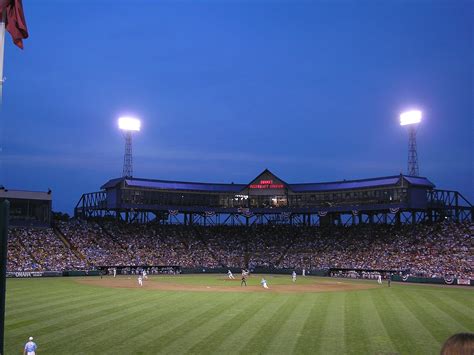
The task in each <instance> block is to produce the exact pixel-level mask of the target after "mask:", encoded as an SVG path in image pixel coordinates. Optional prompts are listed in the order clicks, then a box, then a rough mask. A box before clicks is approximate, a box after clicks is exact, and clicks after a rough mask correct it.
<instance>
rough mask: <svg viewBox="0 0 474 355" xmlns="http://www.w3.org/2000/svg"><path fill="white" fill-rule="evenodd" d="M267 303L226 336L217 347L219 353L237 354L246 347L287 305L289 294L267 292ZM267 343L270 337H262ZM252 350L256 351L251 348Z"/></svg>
mask: <svg viewBox="0 0 474 355" xmlns="http://www.w3.org/2000/svg"><path fill="white" fill-rule="evenodd" d="M266 296H267V297H266V301H267V302H266V303H265V304H264V305H263V306H262V307H261V308H260V309H259V310H257V312H255V313H254V314H253V316H252V317H250V318H248V319H247V320H246V321H245V322H244V323H242V324H240V325H239V326H238V327H236V328H235V329H234V332H233V333H232V334H231V335H230V336H229V337H228V338H226V339H225V340H224V341H223V342H222V343H221V344H220V346H219V347H218V348H217V349H216V351H215V352H216V353H217V354H224V353H229V354H236V353H240V352H241V349H243V348H245V347H246V345H247V344H248V342H249V340H250V339H252V337H253V335H254V334H255V333H256V332H258V331H259V330H260V328H261V327H262V326H264V325H265V324H266V323H267V322H268V320H269V319H270V318H271V317H272V316H273V315H274V314H275V313H278V311H279V310H280V309H281V308H282V307H284V306H285V303H286V302H287V301H288V296H287V295H275V294H267V295H266ZM261 341H264V342H265V343H267V342H268V341H269V339H261ZM251 352H254V351H252V350H251Z"/></svg>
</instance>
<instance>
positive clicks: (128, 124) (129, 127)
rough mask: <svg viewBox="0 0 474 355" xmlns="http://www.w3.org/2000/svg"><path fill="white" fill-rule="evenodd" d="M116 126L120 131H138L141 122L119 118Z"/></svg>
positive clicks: (125, 117) (135, 119)
mask: <svg viewBox="0 0 474 355" xmlns="http://www.w3.org/2000/svg"><path fill="white" fill-rule="evenodd" d="M118 125H119V128H120V129H121V130H122V131H139V130H140V126H141V122H140V120H139V119H137V118H134V117H127V116H124V117H120V118H119V120H118Z"/></svg>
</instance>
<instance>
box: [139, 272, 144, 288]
mask: <svg viewBox="0 0 474 355" xmlns="http://www.w3.org/2000/svg"><path fill="white" fill-rule="evenodd" d="M138 284H139V285H140V287H141V286H143V279H142V275H140V276H138Z"/></svg>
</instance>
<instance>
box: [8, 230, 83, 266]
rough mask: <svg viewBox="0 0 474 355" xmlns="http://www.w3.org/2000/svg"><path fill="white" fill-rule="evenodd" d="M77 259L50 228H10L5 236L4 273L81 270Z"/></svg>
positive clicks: (81, 262)
mask: <svg viewBox="0 0 474 355" xmlns="http://www.w3.org/2000/svg"><path fill="white" fill-rule="evenodd" d="M85 267H86V262H85V260H83V259H80V258H79V257H77V256H76V255H75V254H74V253H73V252H72V250H71V249H70V248H69V247H68V246H67V245H66V244H65V243H64V242H62V241H61V239H60V238H59V237H58V236H57V235H56V234H55V233H54V231H53V229H51V228H12V229H10V232H9V236H8V249H7V270H11V271H46V270H47V271H53V270H54V271H61V270H66V269H67V270H72V269H84V268H85Z"/></svg>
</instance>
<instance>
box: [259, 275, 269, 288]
mask: <svg viewBox="0 0 474 355" xmlns="http://www.w3.org/2000/svg"><path fill="white" fill-rule="evenodd" d="M260 284H261V285H262V286H263V288H268V285H267V280H265V279H264V278H263V277H262V281H260Z"/></svg>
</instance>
